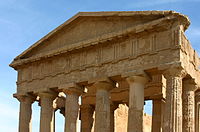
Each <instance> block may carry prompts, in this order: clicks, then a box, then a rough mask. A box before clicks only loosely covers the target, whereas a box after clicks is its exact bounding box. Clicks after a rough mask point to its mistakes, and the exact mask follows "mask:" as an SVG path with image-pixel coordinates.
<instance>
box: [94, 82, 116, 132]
mask: <svg viewBox="0 0 200 132" xmlns="http://www.w3.org/2000/svg"><path fill="white" fill-rule="evenodd" d="M94 86H95V87H96V90H97V91H96V106H95V132H110V99H109V98H110V93H109V90H111V89H112V88H113V85H112V84H111V83H109V82H97V83H95V84H94Z"/></svg>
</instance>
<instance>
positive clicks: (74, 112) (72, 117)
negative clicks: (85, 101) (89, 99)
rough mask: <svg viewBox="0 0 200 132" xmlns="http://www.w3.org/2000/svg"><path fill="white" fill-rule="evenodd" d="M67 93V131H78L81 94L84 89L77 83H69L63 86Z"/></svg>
mask: <svg viewBox="0 0 200 132" xmlns="http://www.w3.org/2000/svg"><path fill="white" fill-rule="evenodd" d="M62 90H63V92H64V93H65V94H66V102H65V132H76V131H77V118H78V113H79V104H78V100H79V96H80V95H81V94H82V93H83V89H82V88H81V87H80V86H78V85H76V84H75V83H72V84H67V85H65V86H64V87H63V88H62Z"/></svg>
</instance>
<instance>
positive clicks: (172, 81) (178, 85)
mask: <svg viewBox="0 0 200 132" xmlns="http://www.w3.org/2000/svg"><path fill="white" fill-rule="evenodd" d="M184 75H185V72H184V71H182V70H180V69H176V68H174V69H169V70H168V71H166V73H165V78H166V80H167V83H166V85H167V86H166V104H165V114H164V129H163V131H164V132H182V78H183V76H184Z"/></svg>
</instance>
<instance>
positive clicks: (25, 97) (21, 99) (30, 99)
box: [13, 93, 36, 103]
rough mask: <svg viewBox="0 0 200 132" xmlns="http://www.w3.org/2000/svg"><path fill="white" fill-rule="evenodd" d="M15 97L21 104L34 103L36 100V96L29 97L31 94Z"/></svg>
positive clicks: (14, 95)
mask: <svg viewBox="0 0 200 132" xmlns="http://www.w3.org/2000/svg"><path fill="white" fill-rule="evenodd" d="M13 97H15V98H17V100H19V102H29V103H33V102H34V101H35V100H36V96H33V95H29V94H23V95H22V94H17V93H16V94H13Z"/></svg>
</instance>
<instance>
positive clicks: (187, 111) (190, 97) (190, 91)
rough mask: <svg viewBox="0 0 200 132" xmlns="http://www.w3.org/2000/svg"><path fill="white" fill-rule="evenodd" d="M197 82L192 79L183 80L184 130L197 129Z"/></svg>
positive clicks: (184, 131) (185, 131) (191, 130)
mask: <svg viewBox="0 0 200 132" xmlns="http://www.w3.org/2000/svg"><path fill="white" fill-rule="evenodd" d="M196 88H197V87H196V84H195V83H194V82H193V81H192V80H186V81H184V82H183V132H194V131H195V95H194V92H195V90H196Z"/></svg>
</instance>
